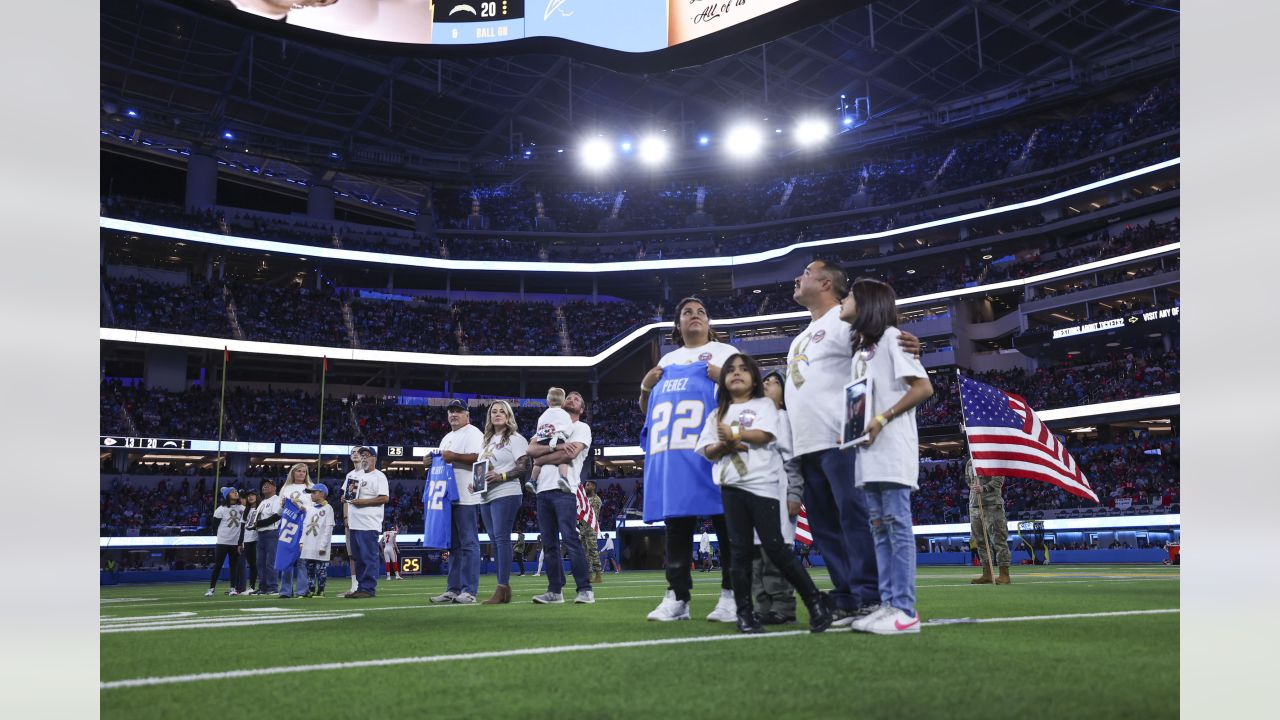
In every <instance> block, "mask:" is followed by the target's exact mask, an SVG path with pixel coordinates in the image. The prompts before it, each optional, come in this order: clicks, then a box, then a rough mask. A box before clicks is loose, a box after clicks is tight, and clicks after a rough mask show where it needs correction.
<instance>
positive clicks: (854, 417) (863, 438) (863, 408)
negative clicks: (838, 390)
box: [840, 377, 875, 450]
mask: <svg viewBox="0 0 1280 720" xmlns="http://www.w3.org/2000/svg"><path fill="white" fill-rule="evenodd" d="M874 417H875V413H874V412H873V411H872V405H871V378H869V377H862V378H858V379H857V380H854V381H853V382H851V383H849V384H848V385H845V386H844V423H843V425H842V426H841V430H840V449H841V450H843V449H844V448H847V447H850V446H854V447H856V446H858V445H863V444H865V443H866V442H867V426H868V425H870V424H871V419H872V418H874Z"/></svg>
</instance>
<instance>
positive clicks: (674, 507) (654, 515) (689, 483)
mask: <svg viewBox="0 0 1280 720" xmlns="http://www.w3.org/2000/svg"><path fill="white" fill-rule="evenodd" d="M715 409H716V384H715V383H714V382H712V380H711V378H709V377H707V363H705V362H695V363H689V364H687V365H668V366H667V367H666V368H664V369H663V371H662V379H661V380H659V381H658V384H657V385H656V386H655V387H654V388H653V392H651V393H650V394H649V409H648V412H647V413H646V414H645V422H644V430H642V431H641V432H640V447H641V449H642V450H643V451H644V520H645V522H655V521H657V520H665V519H667V518H674V517H690V516H695V515H720V514H722V513H723V512H724V506H723V505H721V503H720V488H719V487H717V486H716V484H715V483H714V482H713V481H712V479H711V477H712V475H711V467H712V465H711V462H710V461H708V460H707V459H706V458H704V457H702V456H701V455H699V454H698V453H696V452H694V448H695V447H696V446H697V444H698V436H699V435H700V434H701V433H702V426H703V424H704V423H706V421H707V416H708V415H710V414H711V413H712V412H714V411H715Z"/></svg>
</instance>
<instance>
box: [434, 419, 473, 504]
mask: <svg viewBox="0 0 1280 720" xmlns="http://www.w3.org/2000/svg"><path fill="white" fill-rule="evenodd" d="M445 450H448V451H449V452H453V453H457V454H459V455H479V454H480V452H481V451H482V450H484V433H483V432H481V431H480V428H478V427H476V426H475V425H471V424H470V423H468V424H467V425H466V426H464V427H462V428H461V429H459V430H454V431H452V432H450V433H449V434H448V435H445V436H444V439H443V440H441V441H440V452H444V451H445ZM463 465H466V468H465V469H464V468H463V467H462V465H458V464H455V465H454V466H453V477H454V478H455V479H456V480H457V481H458V502H457V504H458V505H479V504H480V503H482V502H484V500H483V499H482V498H481V497H480V493H473V492H471V491H470V490H468V489H467V485H470V484H471V474H472V473H471V463H463Z"/></svg>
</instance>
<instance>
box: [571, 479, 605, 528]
mask: <svg viewBox="0 0 1280 720" xmlns="http://www.w3.org/2000/svg"><path fill="white" fill-rule="evenodd" d="M577 497H578V519H579V520H581V521H582V522H585V523H586V524H588V525H590V526H591V529H592V530H595V531H596V532H600V518H598V517H596V511H595V508H593V507H591V502H590V501H589V500H587V491H586V488H585V486H584V484H583V483H578V495H577Z"/></svg>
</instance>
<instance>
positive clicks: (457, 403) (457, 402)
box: [445, 398, 467, 410]
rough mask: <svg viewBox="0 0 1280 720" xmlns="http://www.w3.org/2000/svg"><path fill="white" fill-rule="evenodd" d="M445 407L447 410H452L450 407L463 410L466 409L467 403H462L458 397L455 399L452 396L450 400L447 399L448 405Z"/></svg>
mask: <svg viewBox="0 0 1280 720" xmlns="http://www.w3.org/2000/svg"><path fill="white" fill-rule="evenodd" d="M445 407H446V409H448V410H452V409H454V408H461V409H463V410H466V409H467V404H466V403H464V402H462V401H461V400H459V399H457V398H454V399H452V400H450V401H449V404H448V405H446V406H445Z"/></svg>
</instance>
